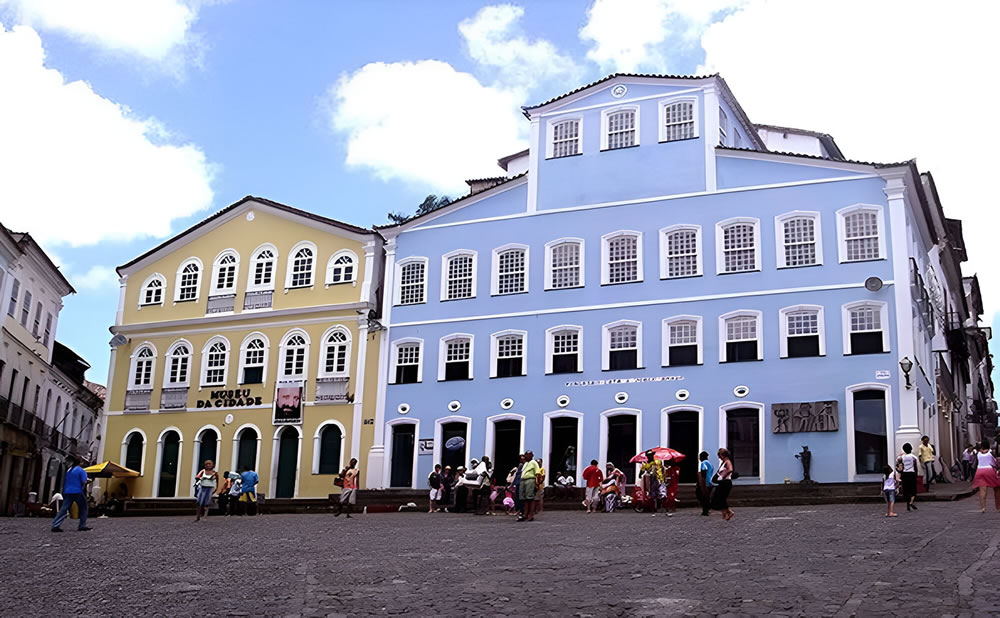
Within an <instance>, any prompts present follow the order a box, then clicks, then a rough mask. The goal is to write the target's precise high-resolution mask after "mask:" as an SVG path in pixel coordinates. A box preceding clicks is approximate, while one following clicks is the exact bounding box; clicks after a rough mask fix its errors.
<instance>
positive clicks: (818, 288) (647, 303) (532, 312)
mask: <svg viewBox="0 0 1000 618" xmlns="http://www.w3.org/2000/svg"><path fill="white" fill-rule="evenodd" d="M882 283H883V285H887V286H888V285H894V284H895V282H894V281H892V280H889V281H883V282H882ZM864 287H865V284H864V282H863V281H862V282H860V283H836V284H832V285H810V286H802V287H797V288H778V289H772V290H754V291H751V292H738V293H735V294H704V295H702V296H687V297H679V298H659V299H653V300H641V301H633V302H624V303H605V304H602V305H579V306H576V307H558V308H555V309H528V310H525V311H511V312H507V313H491V314H483V315H471V316H462V317H456V318H441V319H435V320H413V321H411V322H394V323H392V324H391V326H392V327H394V328H395V327H400V326H424V325H427V324H449V323H453V322H475V321H478V320H492V319H496V318H517V317H526V316H538V315H550V314H554V313H560V314H561V313H575V312H579V311H599V310H601V309H622V308H627V307H655V306H659V305H674V304H678V303H687V302H700V301H706V300H720V299H724V298H754V297H759V296H773V295H777V294H801V293H803V292H826V291H830V290H852V289H864Z"/></svg>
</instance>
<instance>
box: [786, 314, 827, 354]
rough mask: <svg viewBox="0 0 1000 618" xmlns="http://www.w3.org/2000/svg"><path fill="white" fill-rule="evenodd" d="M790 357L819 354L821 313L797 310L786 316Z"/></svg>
mask: <svg viewBox="0 0 1000 618" xmlns="http://www.w3.org/2000/svg"><path fill="white" fill-rule="evenodd" d="M786 320H787V322H786V328H787V333H788V342H787V346H788V358H802V357H806V356H819V314H818V313H817V312H815V311H796V312H794V313H789V314H788V315H787V316H786Z"/></svg>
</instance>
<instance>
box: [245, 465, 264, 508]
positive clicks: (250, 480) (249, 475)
mask: <svg viewBox="0 0 1000 618" xmlns="http://www.w3.org/2000/svg"><path fill="white" fill-rule="evenodd" d="M240 478H241V479H243V487H242V490H241V491H240V502H242V503H244V504H243V508H244V509H245V512H246V514H247V515H256V514H257V483H259V482H260V477H258V476H257V473H256V472H254V471H253V467H252V466H247V468H246V470H244V471H243V472H242V473H241V474H240Z"/></svg>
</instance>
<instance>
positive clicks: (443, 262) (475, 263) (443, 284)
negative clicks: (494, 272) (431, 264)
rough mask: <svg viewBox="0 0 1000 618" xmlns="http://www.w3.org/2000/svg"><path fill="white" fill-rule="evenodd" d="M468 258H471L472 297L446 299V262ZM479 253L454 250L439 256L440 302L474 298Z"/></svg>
mask: <svg viewBox="0 0 1000 618" xmlns="http://www.w3.org/2000/svg"><path fill="white" fill-rule="evenodd" d="M460 256H469V257H471V258H472V295H471V296H463V297H461V298H448V262H449V261H450V260H451V259H452V258H455V257H460ZM478 275H479V252H478V251H473V250H472V249H455V250H454V251H449V252H448V253H445V254H444V255H442V256H441V300H442V301H454V300H469V299H471V298H475V297H476V292H477V290H476V287H477V284H478V283H479V281H478V279H479V276H478Z"/></svg>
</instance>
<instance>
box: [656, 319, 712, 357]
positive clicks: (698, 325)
mask: <svg viewBox="0 0 1000 618" xmlns="http://www.w3.org/2000/svg"><path fill="white" fill-rule="evenodd" d="M674 322H694V323H695V336H696V337H697V339H698V341H697V346H698V364H699V365H701V364H703V363H704V362H705V359H704V352H705V334H704V327H703V320H702V317H701V316H700V315H688V314H684V315H674V316H670V317H669V318H663V321H662V323H661V327H660V328H661V331H660V333H661V334H660V337H661V341H662V345H661V346H660V365H661V366H663V367H669V366H670V347H671V346H670V325H671V324H672V323H674ZM687 345H691V344H687Z"/></svg>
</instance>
